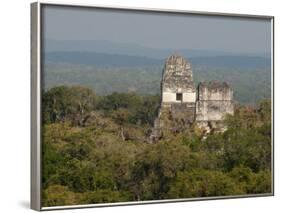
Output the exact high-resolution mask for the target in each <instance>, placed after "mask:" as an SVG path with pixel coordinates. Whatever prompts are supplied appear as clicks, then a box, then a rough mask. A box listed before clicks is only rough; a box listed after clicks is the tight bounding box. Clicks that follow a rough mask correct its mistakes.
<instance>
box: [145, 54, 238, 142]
mask: <svg viewBox="0 0 281 213" xmlns="http://www.w3.org/2000/svg"><path fill="white" fill-rule="evenodd" d="M161 90H162V93H161V94H162V98H161V99H162V100H161V106H160V109H159V114H158V117H157V119H156V120H155V122H154V129H153V131H152V134H151V137H150V138H151V140H152V141H154V140H158V139H159V138H161V136H163V134H164V135H165V132H167V131H168V132H173V133H176V132H182V131H184V130H185V129H186V128H189V127H190V126H191V125H193V124H195V125H197V126H198V127H199V128H201V129H202V130H203V131H205V132H206V134H208V133H209V132H210V131H211V130H216V131H224V130H225V127H224V125H223V123H222V122H221V121H222V120H223V119H224V117H225V115H226V114H233V113H234V104H233V90H232V89H231V87H230V86H229V84H227V83H226V82H218V81H211V82H200V83H199V85H198V87H197V89H196V87H195V84H194V82H193V73H192V69H191V64H190V63H189V62H188V61H187V60H185V59H184V58H183V57H182V56H179V55H172V56H170V57H169V58H168V59H167V60H166V62H165V66H164V71H163V76H162V82H161Z"/></svg>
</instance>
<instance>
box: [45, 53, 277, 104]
mask: <svg viewBox="0 0 281 213" xmlns="http://www.w3.org/2000/svg"><path fill="white" fill-rule="evenodd" d="M44 59H45V60H44V62H45V66H44V72H45V78H44V87H45V89H48V88H51V87H54V86H57V85H82V86H87V87H90V88H92V89H94V90H95V91H96V92H97V93H98V94H100V95H104V94H110V93H112V92H130V91H131V92H136V93H139V94H159V93H160V81H161V77H162V69H163V65H164V59H156V58H149V57H143V56H128V55H117V54H106V53H95V52H70V51H68V52H66V51H64V52H62V51H60V52H49V53H46V54H45V57H44ZM188 60H189V61H190V62H191V64H192V68H193V76H194V79H195V82H196V83H198V82H200V81H209V80H220V81H227V82H229V83H230V84H231V85H232V87H233V88H234V91H235V99H236V100H237V101H239V102H241V103H251V104H252V103H256V102H257V101H259V100H260V99H264V98H270V94H271V93H270V92H271V87H270V86H271V75H270V59H269V58H266V57H259V56H210V57H207V56H205V57H190V58H188Z"/></svg>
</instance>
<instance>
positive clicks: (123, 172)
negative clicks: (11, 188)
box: [31, 2, 274, 211]
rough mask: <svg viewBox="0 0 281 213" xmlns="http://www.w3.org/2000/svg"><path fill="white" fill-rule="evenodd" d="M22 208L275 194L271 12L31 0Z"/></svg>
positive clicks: (69, 206)
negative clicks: (26, 202) (26, 185)
mask: <svg viewBox="0 0 281 213" xmlns="http://www.w3.org/2000/svg"><path fill="white" fill-rule="evenodd" d="M31 77H32V79H31V96H32V101H31V112H32V113H31V123H32V126H31V170H32V171H31V208H32V209H35V210H39V211H40V210H53V209H67V208H84V207H100V206H114V205H116V206H117V205H133V204H134V205H135V204H147V203H151V204H152V203H162V202H182V201H197V200H209V199H225V198H246V197H258V196H272V195H274V175H273V174H274V158H273V155H274V134H273V133H274V121H273V114H274V17H272V16H261V15H242V14H220V13H211V12H192V11H175V10H160V9H148V8H121V7H120V8H118V7H114V8H113V7H101V6H91V5H73V4H68V5H67V4H56V3H40V2H36V3H32V4H31Z"/></svg>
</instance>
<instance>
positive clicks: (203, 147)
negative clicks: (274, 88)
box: [42, 86, 272, 206]
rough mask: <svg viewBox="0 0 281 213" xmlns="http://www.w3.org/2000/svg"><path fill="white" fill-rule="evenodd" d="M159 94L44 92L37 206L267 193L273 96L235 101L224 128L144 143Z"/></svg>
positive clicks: (79, 90)
mask: <svg viewBox="0 0 281 213" xmlns="http://www.w3.org/2000/svg"><path fill="white" fill-rule="evenodd" d="M159 103H160V97H159V96H157V95H137V94H135V93H112V94H110V95H107V96H98V95H96V94H95V92H94V91H92V90H91V89H87V88H83V87H66V86H60V87H54V88H52V89H50V90H48V91H46V92H43V112H42V113H43V159H42V162H43V174H42V175H43V180H42V181H43V182H42V184H43V206H55V205H73V204H89V203H104V202H122V201H139V200H159V199H174V198H192V197H208V196H224V195H245V194H259V193H270V192H271V184H272V183H271V101H270V100H263V101H261V102H259V103H258V104H257V105H256V106H254V107H253V106H252V107H249V106H243V105H241V106H240V105H237V106H236V109H235V114H234V116H227V117H226V119H225V123H226V124H227V126H228V130H227V131H225V132H224V133H213V134H210V135H209V136H208V137H207V138H206V139H205V140H203V141H202V132H201V131H200V130H199V129H198V128H196V125H194V126H193V127H192V128H190V129H188V130H185V131H183V132H179V133H175V134H172V133H171V134H170V135H167V136H166V137H165V138H163V139H161V141H159V142H158V143H157V144H149V143H147V137H148V135H149V134H150V131H151V127H152V125H153V121H154V119H155V117H156V116H157V110H158V107H159Z"/></svg>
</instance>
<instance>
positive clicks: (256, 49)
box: [43, 5, 271, 54]
mask: <svg viewBox="0 0 281 213" xmlns="http://www.w3.org/2000/svg"><path fill="white" fill-rule="evenodd" d="M43 32H44V38H45V39H55V40H103V41H104V40H106V41H111V42H118V43H132V44H137V45H141V46H145V47H150V48H161V49H165V48H169V49H198V50H202V49H204V50H216V51H217V50H218V51H225V52H233V53H254V54H256V53H258V54H259V53H268V52H270V51H271V49H270V48H271V22H270V19H256V18H241V17H222V16H206V15H205V16H204V15H192V14H171V13H153V12H141V11H138V12H137V11H120V10H103V9H96V8H95V9H94V8H81V7H62V6H50V5H48V6H45V7H44V9H43Z"/></svg>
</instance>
